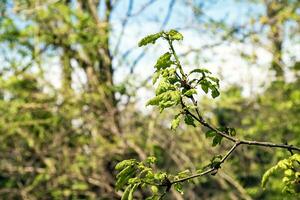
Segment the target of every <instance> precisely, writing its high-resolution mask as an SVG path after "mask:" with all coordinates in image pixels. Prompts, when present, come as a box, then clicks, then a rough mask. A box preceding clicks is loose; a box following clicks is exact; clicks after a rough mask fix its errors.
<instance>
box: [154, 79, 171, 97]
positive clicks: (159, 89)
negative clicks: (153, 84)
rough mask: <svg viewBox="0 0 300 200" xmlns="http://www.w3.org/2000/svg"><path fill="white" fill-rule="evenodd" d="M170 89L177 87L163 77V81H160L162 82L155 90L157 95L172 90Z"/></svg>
mask: <svg viewBox="0 0 300 200" xmlns="http://www.w3.org/2000/svg"><path fill="white" fill-rule="evenodd" d="M170 90H176V87H175V86H174V85H172V84H170V83H169V82H168V81H166V80H165V79H163V80H162V81H160V83H159V84H158V86H157V88H156V90H155V94H156V95H160V94H162V93H164V92H167V91H170Z"/></svg>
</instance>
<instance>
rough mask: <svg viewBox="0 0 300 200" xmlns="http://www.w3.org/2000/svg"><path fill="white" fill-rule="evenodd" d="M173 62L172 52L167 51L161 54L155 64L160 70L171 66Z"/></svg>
mask: <svg viewBox="0 0 300 200" xmlns="http://www.w3.org/2000/svg"><path fill="white" fill-rule="evenodd" d="M172 63H173V62H172V61H171V53H169V52H167V53H165V54H163V55H162V56H160V57H159V58H158V60H157V62H156V64H155V66H154V67H155V68H157V69H158V70H160V69H165V68H168V67H170V66H171V64H172Z"/></svg>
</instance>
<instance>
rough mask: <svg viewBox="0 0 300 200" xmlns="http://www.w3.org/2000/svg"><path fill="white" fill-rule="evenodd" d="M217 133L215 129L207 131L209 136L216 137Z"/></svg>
mask: <svg viewBox="0 0 300 200" xmlns="http://www.w3.org/2000/svg"><path fill="white" fill-rule="evenodd" d="M215 135H216V132H215V131H214V130H208V131H207V132H206V133H205V136H206V137H207V138H209V137H214V136H215Z"/></svg>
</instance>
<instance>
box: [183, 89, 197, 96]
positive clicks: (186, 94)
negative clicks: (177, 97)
mask: <svg viewBox="0 0 300 200" xmlns="http://www.w3.org/2000/svg"><path fill="white" fill-rule="evenodd" d="M193 94H197V90H195V89H189V90H188V91H186V92H185V93H184V95H185V96H187V97H191V96H192V95H193Z"/></svg>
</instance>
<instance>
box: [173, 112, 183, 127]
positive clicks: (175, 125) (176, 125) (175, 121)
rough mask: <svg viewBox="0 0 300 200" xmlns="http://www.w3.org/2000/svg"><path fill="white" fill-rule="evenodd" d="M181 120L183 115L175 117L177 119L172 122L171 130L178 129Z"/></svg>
mask: <svg viewBox="0 0 300 200" xmlns="http://www.w3.org/2000/svg"><path fill="white" fill-rule="evenodd" d="M181 118H182V115H181V114H178V115H176V116H175V118H174V119H173V120H172V123H171V129H172V130H176V129H177V127H178V126H179V124H180V121H181Z"/></svg>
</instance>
